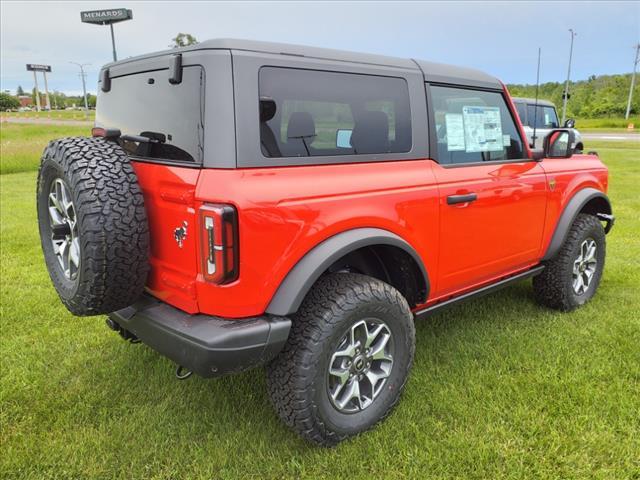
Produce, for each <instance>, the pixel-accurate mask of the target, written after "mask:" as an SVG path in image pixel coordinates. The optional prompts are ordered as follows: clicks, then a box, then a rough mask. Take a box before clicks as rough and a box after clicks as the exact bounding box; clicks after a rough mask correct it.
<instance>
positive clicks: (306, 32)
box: [0, 1, 640, 91]
mask: <svg viewBox="0 0 640 480" xmlns="http://www.w3.org/2000/svg"><path fill="white" fill-rule="evenodd" d="M122 7H126V8H130V9H132V10H133V20H131V21H127V22H122V23H118V24H116V25H115V26H114V29H115V34H116V43H117V49H118V54H119V56H120V57H121V58H124V57H128V56H134V55H139V54H143V53H148V52H152V51H157V50H162V49H165V48H167V45H168V44H169V42H170V40H171V38H172V37H174V36H175V35H176V34H177V33H178V32H188V33H191V34H194V35H195V36H196V37H197V38H198V39H200V40H205V39H207V38H216V37H234V38H249V39H257V40H267V41H279V42H285V43H287V42H288V43H300V44H306V45H315V46H321V47H328V48H338V49H346V50H356V51H365V52H372V53H380V54H386V55H396V56H402V57H413V58H423V59H426V60H433V61H439V62H445V63H453V64H459V65H466V66H469V67H474V68H479V69H481V70H485V71H487V72H489V73H492V74H494V75H496V76H499V77H500V78H501V79H502V80H503V81H505V82H519V83H523V82H528V83H532V82H533V81H534V79H535V64H536V54H537V48H538V46H540V47H542V51H543V62H542V80H543V81H551V80H556V81H562V80H563V78H564V76H565V75H566V64H567V57H568V44H569V34H568V32H567V29H568V28H571V27H573V28H575V29H577V31H578V37H577V38H576V45H575V51H574V54H575V55H574V67H573V72H574V78H586V77H588V76H589V75H592V74H603V73H619V72H628V71H630V69H631V66H632V61H633V51H632V50H631V47H632V46H633V45H634V43H635V42H637V41H638V33H639V31H640V3H631V2H629V3H620V2H592V3H574V2H554V3H542V4H541V3H534V2H531V3H528V2H512V3H506V2H459V3H455V2H449V3H437V2H429V3H420V2H364V1H363V2H340V3H339V2H307V3H302V2H233V3H231V2H216V3H207V2H152V1H145V2H130V1H125V2H121V1H119V2H117V3H115V2H100V3H93V2H2V4H1V10H2V11H1V14H0V17H1V22H2V33H1V57H2V65H1V68H2V75H1V79H2V81H1V83H2V89H6V88H9V89H12V90H13V89H15V88H16V87H17V85H18V84H21V85H22V86H23V88H25V89H26V88H31V87H30V86H31V84H32V83H33V79H32V75H31V74H30V72H27V71H26V70H25V64H26V63H45V64H50V65H52V68H53V72H52V73H51V75H50V76H49V78H50V87H51V88H56V89H59V90H63V91H70V90H78V86H79V85H80V79H79V78H78V69H77V67H76V66H74V65H71V64H70V63H68V62H70V61H74V62H79V63H91V65H90V66H89V67H88V73H89V77H88V85H89V86H90V90H92V91H93V90H95V85H96V83H97V73H98V71H99V68H100V66H101V65H103V64H105V63H107V62H109V61H111V41H110V36H109V28H108V27H105V26H98V25H91V24H84V23H81V22H80V11H82V10H96V9H102V8H122Z"/></svg>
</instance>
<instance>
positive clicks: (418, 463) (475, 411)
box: [0, 126, 640, 480]
mask: <svg viewBox="0 0 640 480" xmlns="http://www.w3.org/2000/svg"><path fill="white" fill-rule="evenodd" d="M37 128H39V127H34V126H29V129H37ZM27 131H28V130H25V131H23V132H22V134H21V135H23V137H24V138H25V139H27V138H29V139H30V138H32V137H34V136H36V137H38V138H40V139H41V132H40V133H38V134H37V135H30V134H27V133H26V132H27ZM62 134H63V133H61V132H59V131H57V133H52V134H51V136H58V135H62ZM64 134H65V135H66V134H76V132H74V131H72V130H69V131H68V133H64ZM3 135H4V134H3ZM3 142H4V137H3ZM611 143H612V145H607V144H604V145H596V144H594V145H593V147H594V148H596V149H597V150H598V151H599V153H600V155H601V157H602V158H603V159H604V161H605V162H606V163H607V164H608V165H609V167H610V168H611V190H610V195H611V199H612V202H613V205H614V209H615V212H616V215H617V217H618V223H617V225H616V227H615V229H614V230H613V232H612V234H611V235H610V236H609V237H608V238H607V242H608V256H607V267H606V271H605V275H604V278H603V281H602V284H601V287H600V290H599V292H598V294H597V295H596V297H595V298H594V299H593V301H592V302H590V303H589V304H588V305H586V306H585V307H584V308H581V309H579V310H577V311H575V312H572V313H568V314H560V313H556V312H553V311H550V310H546V309H544V308H541V307H538V306H536V305H535V304H534V302H533V300H532V293H531V288H530V282H523V283H521V284H518V285H515V286H513V287H510V288H508V289H505V290H503V291H501V292H498V293H496V294H494V295H491V296H488V297H484V298H482V299H479V300H476V301H473V302H470V303H467V304H464V305H461V306H458V307H454V308H452V309H449V310H448V311H446V312H443V313H441V314H438V315H437V316H434V317H432V318H430V319H428V320H425V321H421V322H419V323H418V324H417V350H416V360H415V366H414V369H413V372H412V375H411V378H410V380H409V383H408V385H407V390H406V394H405V395H404V397H403V400H402V402H401V403H400V404H399V406H398V408H397V410H396V411H395V412H394V413H393V414H392V415H391V416H390V417H389V419H388V420H387V421H386V422H384V423H383V424H382V425H380V426H379V427H378V428H377V429H375V430H373V431H371V432H369V433H367V434H365V435H362V436H360V437H357V438H355V439H353V440H351V441H347V442H345V443H343V444H341V445H339V446H338V447H337V448H334V449H329V450H327V449H320V448H315V447H312V446H309V445H308V444H306V443H304V442H303V441H301V440H299V439H298V438H297V437H295V436H294V435H293V434H292V433H291V432H289V431H288V430H287V429H286V428H285V427H284V426H283V425H282V424H281V423H280V422H279V421H278V420H277V419H276V417H275V415H274V413H273V411H272V409H271V407H270V406H269V402H268V400H267V397H266V394H265V382H264V378H263V372H262V371H261V370H259V369H258V370H254V371H250V372H246V373H243V374H240V375H236V376H231V377H225V378H221V379H218V380H203V379H200V378H195V377H194V378H191V379H190V380H188V381H185V382H179V381H176V380H175V379H174V377H173V371H174V365H173V364H172V363H171V362H170V361H168V360H166V359H164V358H163V357H161V356H160V355H159V354H157V353H155V352H154V351H152V350H151V349H149V348H147V347H146V346H144V345H129V344H127V343H125V342H123V341H122V340H120V339H119V337H118V336H117V335H115V334H113V333H112V332H110V331H108V330H107V328H106V327H105V325H104V317H93V318H75V317H73V316H72V315H71V314H69V313H68V312H67V311H66V310H65V308H64V307H63V306H62V304H61V303H60V302H59V300H58V298H57V296H56V293H55V291H54V290H53V287H52V286H51V282H50V280H49V278H48V275H47V272H46V269H45V267H44V263H43V260H42V254H41V251H40V246H39V240H38V233H37V223H36V216H35V206H34V198H35V191H34V190H35V177H36V173H35V171H34V168H35V166H36V164H37V157H38V156H39V153H40V152H39V151H37V152H33V153H32V154H31V155H32V157H29V158H26V161H25V165H30V166H31V170H30V171H28V172H21V173H14V174H6V175H2V176H1V177H0V195H1V197H0V202H1V209H0V240H1V243H0V246H1V258H0V260H1V263H0V275H1V276H0V278H1V279H2V282H1V284H0V300H1V301H0V304H1V323H0V331H1V332H2V335H1V343H0V347H1V348H0V349H1V352H0V355H1V358H2V364H1V365H2V368H1V369H0V405H1V410H0V422H1V428H2V432H1V436H0V451H1V452H2V454H1V455H0V478H7V479H25V478H29V479H80V478H100V479H106V478H122V479H134V478H145V479H181V478H185V479H186V478H188V479H208V478H255V479H262V478H327V479H333V478H355V479H360V478H362V479H382V478H385V479H386V478H392V479H396V478H397V479H413V478H420V479H423V478H459V479H497V478H509V479H530V478H536V479H538V478H549V479H557V478H563V479H569V478H572V479H573V478H584V479H603V480H605V479H606V480H609V479H638V478H640V413H639V412H640V347H639V345H640V275H639V273H638V272H639V271H640V270H639V268H638V267H639V266H640V264H639V262H638V258H640V216H639V215H638V212H639V211H640V199H639V196H638V184H639V183H640V158H638V157H639V154H640V152H638V149H637V148H635V149H634V148H628V145H627V144H624V143H615V144H613V142H611ZM609 147H612V148H609ZM3 162H4V150H3ZM3 164H4V163H3Z"/></svg>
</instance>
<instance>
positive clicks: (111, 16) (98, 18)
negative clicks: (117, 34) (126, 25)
mask: <svg viewBox="0 0 640 480" xmlns="http://www.w3.org/2000/svg"><path fill="white" fill-rule="evenodd" d="M132 18H133V12H132V11H131V10H128V9H126V8H112V9H110V10H90V11H86V12H80V19H81V20H82V21H83V22H85V23H98V24H100V25H106V24H108V23H116V22H122V21H123V20H131V19H132Z"/></svg>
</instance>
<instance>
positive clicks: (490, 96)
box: [430, 86, 524, 164]
mask: <svg viewBox="0 0 640 480" xmlns="http://www.w3.org/2000/svg"><path fill="white" fill-rule="evenodd" d="M430 88H431V103H432V108H433V112H434V116H435V130H436V137H437V146H438V148H437V152H438V158H437V160H438V162H440V163H442V164H458V163H477V162H488V161H496V160H516V159H522V158H523V157H524V151H523V146H522V139H521V138H520V133H519V131H518V129H517V128H516V123H515V122H514V120H513V117H512V116H511V112H510V111H509V109H508V108H507V104H506V102H505V100H504V97H503V96H502V94H501V93H499V92H488V91H483V90H472V89H465V88H455V87H443V86H431V87H430Z"/></svg>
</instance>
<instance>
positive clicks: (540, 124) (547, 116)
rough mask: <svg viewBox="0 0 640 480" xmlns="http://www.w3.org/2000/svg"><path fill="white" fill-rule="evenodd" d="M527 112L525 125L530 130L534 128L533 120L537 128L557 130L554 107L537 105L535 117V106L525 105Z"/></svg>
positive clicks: (556, 117)
mask: <svg viewBox="0 0 640 480" xmlns="http://www.w3.org/2000/svg"><path fill="white" fill-rule="evenodd" d="M527 110H528V120H527V123H528V125H529V126H530V127H531V128H533V127H534V119H535V126H536V127H537V128H558V116H557V115H556V109H555V108H554V107H548V106H544V105H538V107H537V116H536V114H535V113H534V112H535V111H536V106H535V105H527Z"/></svg>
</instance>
